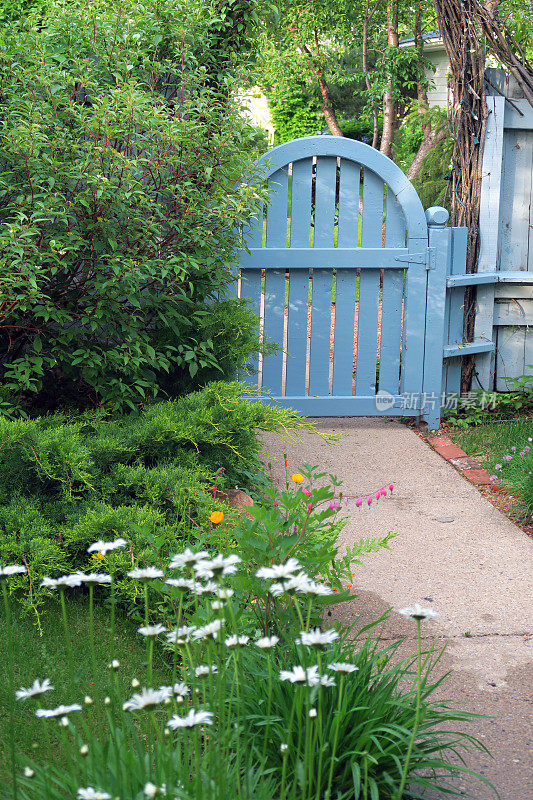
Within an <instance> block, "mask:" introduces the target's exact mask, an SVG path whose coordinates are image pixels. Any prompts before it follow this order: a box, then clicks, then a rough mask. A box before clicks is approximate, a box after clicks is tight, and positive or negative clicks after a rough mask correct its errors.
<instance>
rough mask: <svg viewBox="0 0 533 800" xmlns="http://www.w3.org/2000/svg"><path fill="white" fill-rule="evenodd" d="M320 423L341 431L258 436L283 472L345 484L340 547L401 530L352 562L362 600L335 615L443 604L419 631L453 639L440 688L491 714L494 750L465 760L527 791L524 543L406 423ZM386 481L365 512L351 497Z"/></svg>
mask: <svg viewBox="0 0 533 800" xmlns="http://www.w3.org/2000/svg"><path fill="white" fill-rule="evenodd" d="M317 422H318V428H319V430H320V431H322V432H324V433H337V434H341V435H342V436H343V438H342V440H341V442H340V443H339V444H338V445H331V444H328V443H327V442H325V441H324V440H322V439H321V438H319V437H318V436H316V435H314V434H307V433H306V434H304V435H303V436H302V439H301V441H300V442H299V443H297V444H293V445H289V444H286V443H285V442H282V441H281V440H280V439H279V438H278V437H277V436H275V435H274V434H264V439H263V440H264V444H265V458H266V459H267V460H270V461H272V463H273V470H274V472H275V473H277V474H278V475H282V474H283V473H284V467H283V453H285V452H286V453H287V456H288V466H289V473H292V472H295V471H298V469H299V468H300V467H301V466H302V464H304V463H308V464H313V465H314V464H316V465H319V467H320V470H321V471H324V472H325V471H327V472H331V473H333V474H334V475H337V476H338V477H339V479H341V480H342V481H343V487H342V490H343V492H344V494H345V495H349V496H351V499H350V501H349V505H348V507H347V508H346V513H347V514H348V515H349V517H350V522H349V524H348V525H347V526H346V528H345V529H344V531H343V532H342V535H341V545H342V544H345V545H346V544H351V543H353V542H354V541H356V540H359V538H360V537H361V536H365V537H366V536H368V537H374V536H383V535H384V533H386V532H387V531H390V530H394V531H397V532H398V534H399V535H398V537H397V538H395V539H394V540H393V541H392V542H391V550H390V551H388V550H383V551H381V552H380V553H377V554H374V555H372V556H370V557H368V558H367V559H365V561H364V567H357V568H356V570H355V571H356V577H355V578H354V585H355V588H354V592H357V595H358V597H357V598H355V599H354V601H353V602H350V603H348V604H345V605H343V606H342V607H340V610H339V612H338V613H339V614H340V615H341V618H342V620H343V621H345V622H350V621H352V620H353V619H354V618H355V617H356V616H357V615H359V614H362V615H363V617H364V618H367V619H371V618H375V617H376V616H377V615H379V614H380V613H381V612H382V611H383V610H384V609H386V608H390V607H392V608H395V609H398V608H402V607H404V606H406V605H412V603H415V602H418V603H420V604H421V605H422V606H424V605H426V606H428V605H430V606H431V607H432V608H434V609H435V610H436V611H438V612H439V618H438V619H437V620H435V621H434V622H432V623H427V624H426V626H425V628H424V635H425V636H427V637H433V636H438V637H439V638H442V640H443V641H445V640H447V641H448V642H449V644H448V647H447V653H446V656H445V659H444V660H443V664H442V668H443V669H446V670H451V676H450V679H449V682H448V689H449V692H448V693H447V696H448V697H453V699H454V700H456V701H457V702H460V703H462V704H464V706H465V707H466V708H468V710H472V711H477V712H482V713H487V714H491V715H494V719H493V720H491V721H483V722H481V721H476V723H474V724H473V725H472V726H471V727H472V732H473V733H475V734H476V735H478V736H480V737H481V738H482V740H483V741H484V742H485V743H486V745H487V747H489V749H490V750H491V752H492V753H493V754H494V756H495V758H494V759H489V758H488V757H486V756H480V755H476V756H475V758H474V759H473V760H472V762H471V764H472V768H473V769H477V770H478V771H480V772H481V773H482V774H484V775H485V777H487V778H489V779H490V780H492V781H493V783H495V785H496V786H497V788H498V791H499V792H500V795H501V797H502V800H533V770H532V761H531V756H532V753H531V738H532V724H531V723H532V717H531V704H532V700H533V696H532V693H531V687H532V685H533V684H532V681H531V675H532V662H533V658H532V640H531V636H532V633H533V611H532V608H533V607H532V603H531V598H532V597H533V571H532V569H531V567H532V565H533V557H532V546H531V540H530V539H528V537H527V536H526V534H524V533H523V532H522V531H521V530H520V529H519V528H517V527H516V526H515V525H513V523H511V522H510V521H509V520H508V519H507V518H506V517H505V516H504V515H503V514H501V512H500V511H499V510H498V509H497V508H495V507H494V506H493V505H492V504H491V503H489V502H488V501H487V500H486V499H485V498H484V497H483V496H482V495H481V494H480V493H479V492H478V491H477V489H476V488H475V486H473V485H472V484H470V483H469V482H468V481H467V480H466V479H465V478H463V477H462V476H461V475H460V474H459V473H458V472H457V471H456V470H454V469H453V467H452V466H451V465H450V464H448V463H447V462H446V461H444V460H443V459H442V458H441V457H440V456H439V455H438V454H437V453H436V452H434V451H433V450H432V449H431V448H430V447H429V446H428V445H427V444H426V443H425V442H424V441H422V440H421V439H420V438H419V437H418V436H416V434H415V433H414V432H413V431H412V430H410V429H409V428H407V427H406V426H404V425H401V424H400V423H398V422H395V421H392V420H388V419H383V418H376V419H374V418H342V419H333V418H330V419H327V420H326V419H324V420H319V421H317ZM390 483H392V484H394V487H395V488H394V492H393V495H392V497H387V498H382V499H381V500H380V501H379V502H378V503H376V502H375V501H374V503H373V504H372V507H371V508H370V510H368V508H365V507H363V508H361V509H357V508H356V507H355V497H357V496H359V495H361V496H367V495H369V494H371V493H374V494H375V492H376V490H378V489H380V488H381V487H382V486H388V485H389V484H390ZM363 505H364V506H365V505H366V504H363ZM412 633H413V628H412V625H411V623H409V621H407V620H405V619H404V618H403V617H401V616H399V615H398V614H391V616H390V619H389V621H388V623H387V625H386V626H385V629H384V632H383V636H384V637H386V638H389V637H392V638H397V637H400V636H404V635H407V636H412ZM463 783H465V785H466V782H464V781H463ZM468 788H469V790H470V791H472V792H474V790H475V792H476V793H475V797H476V798H478V800H488V798H489V797H492V796H493V795H492V794H491V793H490V792H489V791H488V790H484V789H480V788H479V784H478V785H477V786H475V785H474V784H472V785H471V786H470V785H469V786H468Z"/></svg>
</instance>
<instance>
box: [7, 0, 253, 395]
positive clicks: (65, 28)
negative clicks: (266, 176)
mask: <svg viewBox="0 0 533 800" xmlns="http://www.w3.org/2000/svg"><path fill="white" fill-rule="evenodd" d="M197 10H198V9H192V8H191V7H190V6H188V5H187V4H185V5H184V4H181V3H178V4H170V5H169V4H165V5H164V6H162V5H161V4H160V3H159V2H158V0H142V2H141V3H135V4H134V5H133V6H132V7H131V8H128V12H127V14H124V12H123V9H122V7H121V6H119V5H118V4H115V3H111V4H109V3H105V2H103V0H89V2H81V0H79V2H77V1H75V2H69V3H57V4H56V3H50V4H48V10H47V15H46V16H45V17H44V18H43V20H42V22H41V23H40V24H38V25H37V24H34V23H33V22H32V21H31V19H30V20H29V21H26V22H21V23H20V24H19V25H11V26H4V28H3V29H2V30H1V31H0V54H1V55H0V109H1V112H0V113H1V116H2V127H1V132H0V139H1V147H2V164H1V171H0V253H1V260H0V385H1V386H2V389H3V391H2V403H3V405H4V409H5V408H7V409H8V410H9V409H12V408H13V405H14V404H16V403H17V402H20V401H21V400H24V399H26V400H27V399H28V398H34V399H35V402H36V405H37V408H39V409H40V410H48V409H50V408H52V409H53V408H55V407H57V406H65V405H68V404H71V405H73V406H75V407H76V406H82V407H86V406H89V407H94V406H98V405H99V404H101V403H103V404H105V405H106V406H107V407H108V408H111V409H121V408H124V407H131V408H136V407H138V406H139V405H140V404H142V403H143V402H144V401H145V399H147V398H151V397H154V396H156V395H157V394H158V393H159V392H161V391H163V392H165V393H167V395H169V396H171V397H175V396H176V395H178V394H180V393H183V392H186V391H190V390H191V389H195V388H197V387H198V386H201V385H204V384H205V383H206V382H207V381H208V380H211V379H213V378H216V379H221V378H232V377H233V375H234V372H235V369H236V368H238V367H239V366H240V365H242V364H243V363H244V362H245V361H246V359H247V358H248V356H249V354H250V352H252V351H253V350H256V349H257V348H258V346H259V343H258V339H257V335H256V318H255V317H254V315H253V314H252V313H251V311H250V310H249V309H248V308H247V307H246V304H245V303H244V302H241V301H239V300H236V299H229V298H226V296H225V292H226V287H227V286H228V284H229V282H231V280H232V278H233V275H234V271H233V265H234V264H235V261H236V252H237V247H238V242H239V239H238V236H237V235H236V230H237V228H238V226H239V225H240V224H242V223H243V222H245V221H246V220H247V219H249V217H250V215H251V214H252V213H253V211H254V210H255V208H256V207H257V204H258V201H259V202H262V200H261V198H260V194H259V191H258V190H256V189H254V188H253V187H252V186H250V185H249V184H246V185H244V184H243V185H239V186H238V188H237V183H236V182H237V181H238V179H239V178H240V176H241V175H242V174H243V172H244V171H246V170H248V169H250V168H251V165H252V163H253V160H254V159H255V157H256V156H257V155H258V152H257V150H256V149H255V147H254V144H253V141H254V137H255V139H257V136H256V134H255V133H254V132H253V130H252V129H251V127H250V126H249V125H248V124H247V123H246V122H245V121H244V120H243V119H242V117H241V116H240V114H239V112H238V109H237V105H236V103H235V102H234V100H233V96H234V92H233V87H232V86H231V84H230V83H227V84H226V85H225V87H224V90H223V91H220V92H219V93H216V92H215V91H214V90H213V89H212V88H210V87H208V86H206V78H205V71H204V68H203V66H202V64H201V63H200V62H199V59H200V58H201V53H202V46H203V38H202V37H204V36H205V35H206V34H205V28H206V25H207V24H208V15H207V13H206V14H202V13H200V14H199V15H198V14H196V13H195V12H196V11H197ZM227 80H228V81H230V79H229V78H228V79H227Z"/></svg>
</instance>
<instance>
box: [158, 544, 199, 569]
mask: <svg viewBox="0 0 533 800" xmlns="http://www.w3.org/2000/svg"><path fill="white" fill-rule="evenodd" d="M204 558H209V553H207V552H206V551H205V550H202V551H201V552H199V553H194V552H193V551H192V550H191V549H190V548H189V547H187V548H186V549H185V550H184V551H183V553H178V555H175V556H173V558H172V561H171V562H170V564H169V565H168V566H169V567H170V569H183V567H188V566H189V565H190V564H196V562H197V561H202V560H203V559H204Z"/></svg>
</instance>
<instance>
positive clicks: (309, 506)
mask: <svg viewBox="0 0 533 800" xmlns="http://www.w3.org/2000/svg"><path fill="white" fill-rule="evenodd" d="M307 510H308V511H312V510H313V504H312V503H308V504H307Z"/></svg>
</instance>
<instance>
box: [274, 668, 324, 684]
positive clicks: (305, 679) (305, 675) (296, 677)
mask: <svg viewBox="0 0 533 800" xmlns="http://www.w3.org/2000/svg"><path fill="white" fill-rule="evenodd" d="M279 677H280V680H282V681H290V682H291V683H307V685H308V686H317V684H319V683H320V676H319V674H318V667H317V666H316V664H315V665H314V666H313V667H307V669H304V668H303V667H300V666H296V667H293V668H292V670H286V669H283V670H281V672H280V673H279Z"/></svg>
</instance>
